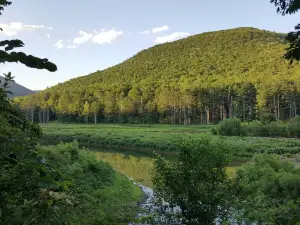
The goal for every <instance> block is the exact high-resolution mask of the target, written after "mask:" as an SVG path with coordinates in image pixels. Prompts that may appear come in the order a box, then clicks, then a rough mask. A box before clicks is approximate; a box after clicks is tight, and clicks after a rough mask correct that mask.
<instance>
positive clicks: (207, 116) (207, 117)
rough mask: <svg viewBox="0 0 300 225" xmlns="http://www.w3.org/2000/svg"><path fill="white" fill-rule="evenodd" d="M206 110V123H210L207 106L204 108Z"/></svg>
mask: <svg viewBox="0 0 300 225" xmlns="http://www.w3.org/2000/svg"><path fill="white" fill-rule="evenodd" d="M205 111H206V124H210V117H209V108H208V107H206V108H205Z"/></svg>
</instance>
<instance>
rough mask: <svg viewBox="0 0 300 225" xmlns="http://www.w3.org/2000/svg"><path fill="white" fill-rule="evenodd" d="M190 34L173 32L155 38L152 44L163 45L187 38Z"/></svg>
mask: <svg viewBox="0 0 300 225" xmlns="http://www.w3.org/2000/svg"><path fill="white" fill-rule="evenodd" d="M189 35H190V33H185V32H175V33H172V34H170V35H167V36H162V37H157V38H156V39H155V40H154V42H155V43H157V44H161V43H165V42H171V41H175V40H178V39H180V38H184V37H187V36H189Z"/></svg>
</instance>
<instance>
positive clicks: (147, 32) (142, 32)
mask: <svg viewBox="0 0 300 225" xmlns="http://www.w3.org/2000/svg"><path fill="white" fill-rule="evenodd" d="M140 34H149V30H145V31H141V32H140Z"/></svg>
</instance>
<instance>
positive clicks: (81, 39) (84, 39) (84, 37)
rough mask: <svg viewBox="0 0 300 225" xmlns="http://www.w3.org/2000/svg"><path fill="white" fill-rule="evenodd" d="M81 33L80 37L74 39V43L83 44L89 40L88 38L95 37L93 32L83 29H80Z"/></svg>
mask: <svg viewBox="0 0 300 225" xmlns="http://www.w3.org/2000/svg"><path fill="white" fill-rule="evenodd" d="M79 34H80V37H77V38H74V39H73V43H74V44H83V43H85V42H87V41H88V40H90V39H91V38H92V37H93V35H92V34H89V33H87V32H84V31H82V30H81V31H79Z"/></svg>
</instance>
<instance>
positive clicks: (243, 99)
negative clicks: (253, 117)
mask: <svg viewBox="0 0 300 225" xmlns="http://www.w3.org/2000/svg"><path fill="white" fill-rule="evenodd" d="M242 101H243V122H245V121H246V115H245V113H246V110H245V98H244V97H243V98H242Z"/></svg>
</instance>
